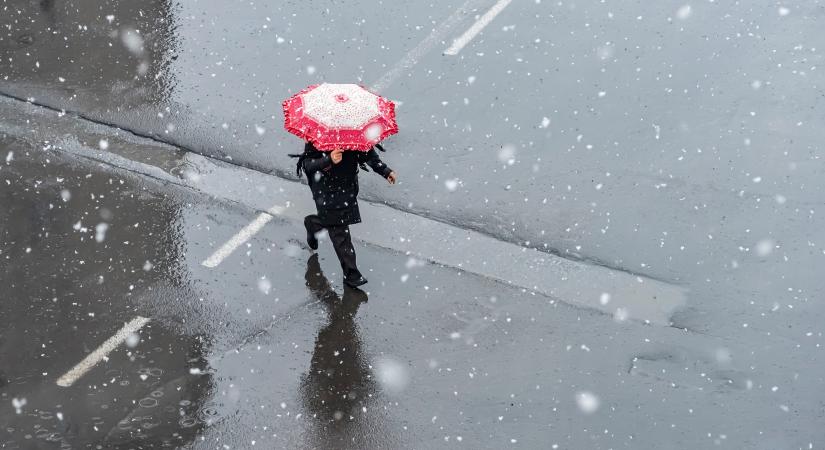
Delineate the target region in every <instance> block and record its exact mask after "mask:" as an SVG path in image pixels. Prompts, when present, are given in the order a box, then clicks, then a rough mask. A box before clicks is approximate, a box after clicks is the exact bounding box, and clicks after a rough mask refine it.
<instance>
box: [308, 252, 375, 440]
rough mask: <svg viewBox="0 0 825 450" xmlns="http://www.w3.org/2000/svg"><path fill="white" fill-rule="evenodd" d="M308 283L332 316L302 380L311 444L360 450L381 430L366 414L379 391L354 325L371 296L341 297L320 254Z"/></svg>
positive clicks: (355, 292) (351, 292) (348, 293)
mask: <svg viewBox="0 0 825 450" xmlns="http://www.w3.org/2000/svg"><path fill="white" fill-rule="evenodd" d="M306 283H307V287H308V288H309V290H310V291H311V292H312V294H313V295H314V296H315V297H317V298H318V299H319V300H321V302H322V303H323V304H324V305H325V306H326V308H327V312H328V314H329V323H327V324H326V325H325V326H324V327H323V328H321V330H319V331H318V337H317V339H316V340H315V349H314V350H313V353H312V362H311V364H310V369H309V372H308V373H307V374H306V375H305V376H304V377H303V379H302V380H301V401H302V402H303V407H304V409H305V410H306V414H307V416H308V417H310V419H309V420H310V425H309V430H308V433H307V436H306V442H307V443H308V445H309V446H310V447H311V448H318V449H341V448H349V447H351V446H352V447H354V448H359V447H360V446H361V445H363V444H362V443H361V442H362V441H363V437H364V436H365V435H367V434H370V433H376V432H378V431H379V430H376V429H375V427H374V424H373V423H370V420H369V418H370V417H371V416H369V415H366V414H362V413H361V411H365V410H366V408H369V407H371V405H370V403H371V402H372V399H373V396H374V394H375V391H376V384H375V380H374V379H373V377H372V371H371V369H370V365H369V362H368V361H367V359H366V357H365V355H364V350H363V343H362V341H361V337H360V335H359V330H358V325H357V324H356V322H355V314H356V313H357V312H358V307H359V306H361V304H362V303H365V302H366V301H367V300H368V298H367V294H366V293H365V292H364V291H362V290H360V289H351V288H349V287H347V288H345V290H344V295H343V297H340V296H339V295H338V294H337V293H336V292H335V291H334V290H333V288H332V285H331V284H330V282H329V280H327V279H326V277H325V276H324V274H323V272H322V271H321V265H320V264H319V262H318V254H317V253H316V254H313V255H312V256H311V257H310V258H309V260H308V261H307V272H306Z"/></svg>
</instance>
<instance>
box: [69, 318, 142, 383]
mask: <svg viewBox="0 0 825 450" xmlns="http://www.w3.org/2000/svg"><path fill="white" fill-rule="evenodd" d="M146 322H149V319H147V318H146V317H140V316H138V317H135V318H134V319H132V321H131V322H129V323H127V324H126V325H123V328H121V329H120V330H118V332H117V333H115V335H114V336H112V337H110V338H109V339H107V340H106V342H104V343H103V344H102V345H101V346H100V347H98V348H97V349H95V351H93V352H92V353H89V354H88V355H87V356H86V357H85V358H83V361H80V363H79V364H78V365H76V366H74V367H73V368H72V370H70V371H68V372H66V374H65V375H63V376H62V377H60V378H58V379H57V385H58V386H62V387H69V386H71V385H72V384H74V382H75V381H77V380H78V379H79V378H80V377H82V376H83V375H85V374H86V372H88V371H89V370H91V369H92V367H94V366H95V365H97V363H99V362H100V361H101V360H102V359H104V358H106V355H108V354H109V352H111V351H112V350H114V349H115V348H116V347H117V346H118V345H120V344H121V343H122V342H123V341H125V340H126V338H127V337H129V335H130V334H132V333H135V332H137V331H138V330H140V329H141V327H143V326H144V325H146Z"/></svg>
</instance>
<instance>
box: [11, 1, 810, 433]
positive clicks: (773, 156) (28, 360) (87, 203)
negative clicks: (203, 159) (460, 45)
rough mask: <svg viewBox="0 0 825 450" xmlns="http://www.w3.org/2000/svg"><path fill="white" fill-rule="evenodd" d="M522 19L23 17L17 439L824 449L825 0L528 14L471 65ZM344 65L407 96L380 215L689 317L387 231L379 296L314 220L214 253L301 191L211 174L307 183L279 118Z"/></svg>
mask: <svg viewBox="0 0 825 450" xmlns="http://www.w3.org/2000/svg"><path fill="white" fill-rule="evenodd" d="M493 3H495V2H493V1H478V0H468V1H466V2H465V3H460V2H452V1H450V2H446V3H444V2H441V3H431V4H427V5H418V4H414V3H406V4H393V5H391V6H390V5H383V6H381V7H376V5H375V4H373V3H371V2H347V3H346V4H338V3H336V4H332V3H322V2H314V1H312V2H288V3H282V4H277V5H275V4H273V5H257V4H249V3H238V4H235V3H227V2H217V1H202V2H197V3H189V2H173V1H165V0H164V1H151V2H142V3H141V4H140V5H136V4H132V3H129V2H120V1H113V2H107V3H105V4H100V3H99V2H91V1H85V0H84V1H74V2H71V3H65V2H59V1H41V2H28V1H18V0H6V2H4V3H0V10H2V14H0V93H1V94H2V95H3V96H4V97H12V98H18V99H24V100H28V101H30V102H32V103H35V104H38V105H44V106H46V107H48V108H51V109H52V110H49V109H45V108H41V109H43V111H44V112H43V114H49V115H51V116H52V117H54V118H56V120H57V119H59V121H60V122H61V125H59V126H54V125H53V124H50V125H49V128H48V130H44V129H42V128H39V127H38V124H42V123H43V122H38V120H37V119H36V118H35V119H31V116H30V115H29V113H27V112H24V111H23V110H24V109H25V108H24V106H23V104H22V102H18V103H20V111H21V116H20V117H14V118H12V117H11V116H6V117H5V118H0V206H1V208H0V264H2V272H0V273H3V279H2V280H3V282H4V285H5V286H6V287H7V289H6V296H5V297H4V301H3V305H2V306H0V308H2V309H0V312H2V314H1V315H0V330H2V331H0V448H23V449H27V448H160V447H164V446H166V447H171V448H175V447H187V448H210V449H211V448H217V449H220V448H227V447H228V448H253V447H263V448H444V447H454V446H466V447H468V448H503V447H510V446H512V447H524V448H553V445H558V448H657V449H659V448H709V447H713V446H720V447H727V448H765V449H768V448H821V447H822V446H823V445H824V444H823V442H825V441H823V436H822V433H821V430H820V427H819V425H818V424H819V423H820V422H821V421H822V419H823V415H824V414H825V397H823V395H822V394H820V393H821V392H825V389H823V388H824V387H825V386H823V384H825V380H823V377H822V375H821V373H822V368H823V359H822V356H821V355H822V353H821V352H822V346H821V341H822V327H821V322H822V321H821V320H820V319H821V317H822V314H823V306H822V295H823V293H824V292H825V285H823V283H822V281H821V276H820V275H819V273H820V272H821V270H819V267H820V266H821V264H822V262H823V261H825V250H823V249H824V248H825V247H823V246H825V231H823V230H825V222H823V219H822V214H821V211H820V209H821V207H822V204H823V198H825V196H824V195H825V194H824V193H823V187H822V183H821V182H820V181H819V180H820V179H821V178H822V176H823V172H825V167H823V164H822V145H821V141H822V140H821V131H820V128H821V127H819V126H818V124H819V122H821V120H822V119H823V111H824V109H823V108H825V106H823V104H822V98H823V97H822V92H821V91H822V81H823V80H822V77H821V76H820V75H819V72H820V71H821V68H819V67H818V66H820V65H821V63H822V60H823V56H822V50H823V49H825V42H823V37H822V34H821V33H819V32H818V29H819V28H818V27H819V25H818V23H819V22H821V20H822V8H821V5H818V4H817V3H816V2H814V3H811V4H806V5H794V6H777V5H775V4H768V3H764V4H761V5H751V4H748V5H742V4H726V3H725V4H723V3H719V2H710V3H702V4H690V5H687V4H683V3H673V2H666V3H657V4H656V5H642V4H638V5H637V4H633V5H631V4H621V5H618V4H617V5H613V4H608V3H600V4H592V5H591V4H587V3H581V2H512V3H511V4H509V6H507V7H506V8H505V9H503V10H502V11H501V13H500V15H498V17H496V18H495V20H494V21H493V22H492V23H491V24H490V25H489V26H488V27H487V28H486V29H485V30H484V32H482V33H481V34H480V35H478V36H477V37H475V39H474V40H473V41H472V42H470V43H469V44H468V45H467V46H466V47H465V48H464V49H463V50H462V51H461V52H460V53H459V54H458V55H454V56H451V55H445V54H444V53H443V52H444V50H445V49H446V48H447V47H448V46H449V45H450V43H451V42H452V40H453V39H455V38H456V37H457V36H459V35H460V34H461V33H463V32H464V31H465V30H467V28H468V27H470V26H471V25H472V23H473V22H474V21H475V20H476V19H477V18H478V17H479V16H480V15H481V14H483V13H484V12H485V11H487V10H488V9H489V8H490V7H492V6H493ZM341 80H347V81H349V80H356V81H360V82H363V83H364V84H367V85H375V86H376V87H377V88H379V89H380V90H381V92H382V93H384V94H385V95H388V96H389V97H391V98H393V99H396V100H398V101H399V103H400V106H399V110H398V111H399V117H400V123H401V127H402V132H401V133H400V134H399V135H398V136H395V137H393V138H391V140H390V141H389V142H388V143H387V146H388V147H389V148H390V152H388V153H387V155H386V157H385V159H386V161H387V162H388V163H389V164H390V165H391V166H392V167H393V168H395V169H396V170H397V171H398V172H399V174H400V175H401V181H402V182H401V184H400V185H398V186H395V187H394V188H393V189H388V188H386V187H385V186H384V185H383V184H379V183H380V182H381V180H379V179H377V178H374V177H373V178H370V177H362V178H363V182H364V189H363V190H364V194H365V195H364V197H365V198H366V199H370V200H373V201H375V202H378V203H385V204H388V205H390V206H392V207H393V208H396V209H400V210H404V211H409V212H413V213H415V214H416V215H418V216H421V217H422V219H421V220H429V219H435V220H437V221H439V222H446V223H448V224H452V225H455V226H456V227H458V228H460V229H471V230H477V231H481V232H483V233H484V234H486V235H487V236H488V237H494V238H497V239H500V240H503V241H506V242H510V243H515V244H518V245H521V246H524V247H528V248H538V249H539V250H541V251H542V252H547V254H548V255H562V256H564V257H567V258H571V259H573V260H577V261H584V262H587V263H593V264H596V265H599V266H603V267H606V268H607V269H609V270H614V271H615V272H616V273H621V274H623V275H628V274H629V275H630V276H635V275H639V277H640V278H642V277H644V279H655V280H658V281H660V282H663V283H669V284H673V285H676V286H678V287H679V288H681V289H684V291H685V292H687V299H686V302H685V304H684V305H681V307H680V308H679V310H678V311H676V312H672V311H670V310H667V314H666V315H665V316H664V317H665V319H664V322H665V324H666V325H668V324H669V325H670V326H660V325H661V324H659V325H648V324H645V323H644V322H643V321H639V320H633V319H639V317H635V318H634V317H631V318H630V319H631V320H624V317H622V314H621V311H620V310H621V308H618V309H616V314H605V311H607V310H611V309H614V306H615V303H614V304H611V303H609V302H610V296H609V294H611V292H605V294H608V297H604V300H605V301H604V302H602V299H601V298H600V299H599V300H598V301H599V303H601V306H599V305H598V304H597V305H596V307H595V308H582V307H581V306H582V305H586V304H587V303H588V302H593V303H596V302H597V300H596V299H595V298H590V299H589V300H580V299H575V298H572V299H571V298H569V293H570V292H575V290H567V291H565V295H560V296H559V297H555V296H553V295H548V294H547V293H548V292H551V293H552V291H551V290H549V289H543V288H542V287H541V286H537V285H536V284H530V283H521V284H519V283H507V282H501V280H504V281H511V280H510V277H507V276H499V275H497V273H498V272H500V271H501V270H502V269H497V268H493V269H490V270H489V271H487V272H485V271H483V270H476V269H474V268H472V267H470V266H472V264H466V266H467V267H465V264H451V263H449V262H447V263H445V261H444V260H443V259H441V260H438V259H436V261H438V262H439V264H433V263H431V262H425V261H423V260H419V259H417V257H414V255H416V254H417V253H418V252H415V251H413V250H414V249H415V248H416V247H419V248H421V247H437V246H438V244H437V242H438V239H439V238H435V237H434V238H433V239H431V240H429V241H427V242H420V244H419V243H418V242H413V243H412V244H409V243H407V244H405V245H408V246H411V247H412V250H409V248H410V247H405V249H401V247H400V246H386V245H376V244H370V243H369V236H368V235H369V234H370V230H369V226H370V222H369V220H367V222H366V223H365V224H363V225H359V226H358V227H356V230H355V233H356V237H358V235H359V233H360V234H361V235H362V236H363V239H362V240H361V241H360V242H359V244H358V245H359V261H360V264H361V265H363V266H364V267H365V268H370V272H369V273H368V274H367V277H368V278H370V280H371V283H370V284H368V285H367V287H368V289H366V292H359V291H350V290H344V289H343V288H342V286H341V283H340V274H339V273H338V272H337V267H336V263H335V259H334V255H333V254H332V252H331V251H330V249H329V248H327V247H328V245H323V244H322V248H321V251H320V259H319V260H313V259H311V257H310V253H309V252H308V250H307V249H306V248H305V247H304V244H303V243H302V242H301V236H302V228H301V225H300V222H298V221H296V220H295V219H294V217H292V216H283V217H277V216H276V217H274V218H273V219H272V220H271V221H270V222H268V223H267V224H266V226H265V227H263V228H262V229H261V230H260V231H259V232H257V233H255V234H254V236H252V237H251V238H250V239H249V241H247V242H245V243H244V244H243V245H242V246H241V247H240V248H238V249H237V250H235V251H234V252H233V253H232V254H231V255H229V256H228V257H227V258H226V259H225V260H223V261H222V262H220V264H219V265H217V266H216V267H206V266H204V265H203V264H202V262H203V261H204V260H206V259H207V258H208V257H209V256H210V255H211V254H213V252H214V251H215V250H216V248H218V247H220V246H221V245H222V244H223V243H224V242H226V241H227V239H229V238H230V237H231V236H233V235H234V234H235V233H237V232H238V230H241V229H243V228H244V227H245V226H247V225H248V224H249V223H250V222H252V221H254V220H255V219H256V217H259V214H260V213H261V211H262V210H266V208H267V207H269V206H270V205H269V204H268V203H267V204H266V205H265V206H263V203H266V201H265V200H257V199H251V197H252V195H247V196H246V197H249V198H245V197H244V196H243V195H241V194H237V195H235V194H233V196H231V198H230V197H227V196H223V195H222V194H221V189H222V186H221V185H220V183H219V182H217V181H215V180H208V176H206V175H204V174H203V173H201V172H199V170H200V169H202V167H199V166H197V165H193V163H192V160H191V158H189V157H188V156H187V155H191V154H192V153H193V152H194V153H199V154H203V155H206V156H209V157H212V158H215V159H217V160H222V161H224V162H227V163H231V164H236V165H240V166H244V167H246V168H251V169H254V170H256V171H258V172H261V171H262V172H265V173H270V172H271V173H273V174H274V175H278V176H281V177H284V178H287V179H294V176H293V173H294V172H293V170H294V161H292V160H290V159H289V158H287V157H286V153H288V152H291V151H293V150H294V149H295V148H296V145H297V143H296V142H295V141H294V139H293V138H292V137H291V136H289V135H287V134H286V133H284V132H282V131H281V130H280V120H281V119H280V117H281V116H280V101H281V100H282V99H283V98H286V97H287V96H288V95H290V94H291V93H293V92H294V91H295V90H297V89H299V88H300V87H303V86H305V85H307V84H310V83H313V82H319V81H341ZM7 103H8V102H6V103H4V105H6V104H7ZM12 103H13V102H12ZM5 107H6V106H4V108H5ZM26 108H30V106H26ZM4 111H5V110H4ZM77 116H80V117H82V118H86V119H88V120H89V121H92V122H97V123H99V124H103V126H102V128H100V129H96V130H95V131H94V132H90V131H89V130H88V129H87V127H85V126H82V125H79V123H80V122H83V119H78V117H77ZM27 121H28V122H27ZM108 125H112V126H116V127H120V128H122V129H125V130H131V131H132V132H134V133H136V134H138V135H141V136H146V137H150V138H151V140H146V141H145V142H142V143H141V142H138V141H140V140H139V139H137V138H135V137H134V136H131V135H130V134H129V133H127V132H124V131H122V130H117V129H116V128H114V127H111V126H108ZM41 127H42V125H41ZM101 130H102V131H101ZM101 140H103V141H105V144H99V141H101ZM159 141H162V142H167V143H171V144H174V145H176V146H177V148H168V147H164V150H163V151H157V148H159V147H162V146H161V145H160V144H159V143H158V142H159ZM78 143H80V144H83V145H85V146H87V147H88V146H91V147H97V149H98V150H99V152H100V153H101V154H112V155H115V156H118V157H122V158H126V159H128V160H129V161H139V162H140V163H141V164H146V165H149V166H152V167H155V168H157V171H156V172H152V171H143V172H140V171H135V170H134V168H133V167H132V166H130V165H125V164H120V161H121V160H119V159H112V158H108V157H107V158H102V157H101V158H97V157H93V156H92V155H90V154H89V153H88V152H87V153H82V152H77V151H75V150H76V149H75V147H77V146H78V145H80V144H78ZM234 170H236V171H237V179H239V180H243V179H252V178H253V177H252V175H249V172H248V169H243V168H237V169H234ZM170 174H171V176H172V177H173V178H174V177H180V178H181V179H185V180H186V181H187V182H186V183H177V182H173V181H170V179H171V178H169V177H168V175H170ZM255 176H260V173H256V174H255ZM199 178H204V179H205V180H206V181H203V183H202V184H203V185H202V186H200V187H198V186H197V183H198V182H199V181H198V179H199ZM193 186H194V187H193ZM226 190H231V189H230V188H226ZM250 192H252V193H255V192H257V195H258V196H259V197H261V198H266V197H267V196H269V195H272V196H273V197H277V193H275V192H272V191H266V190H265V189H263V185H257V184H256V185H254V186H252V188H251V189H250ZM290 192H291V191H290ZM307 195H308V193H307ZM280 200H281V198H280V197H279V201H280ZM287 200H288V201H291V202H292V203H295V204H301V202H302V201H304V200H306V199H298V198H288V199H287ZM253 203H254V204H253ZM273 203H274V202H273ZM365 240H366V242H365ZM327 244H328V243H327ZM407 251H410V253H409V254H407V253H406V252H407ZM422 253H424V252H423V251H422ZM471 257H472V259H473V260H474V262H475V263H476V265H477V266H487V265H488V263H489V265H490V266H494V265H495V264H498V265H501V264H502V261H500V259H501V253H496V252H495V251H493V250H489V251H487V252H486V253H485V251H483V250H482V251H480V252H479V253H477V254H473V255H472V256H471ZM465 263H466V261H465ZM523 270H524V271H528V272H529V271H530V270H536V268H535V267H533V266H525V267H523ZM527 279H528V280H529V277H528V278H527ZM497 280H499V281H497ZM580 283H581V284H582V285H586V284H588V282H587V280H586V279H585V280H583V281H581V282H580ZM600 283H602V281H594V282H593V284H594V287H591V290H592V289H596V291H598V290H599V289H601V286H602V284H600ZM586 291H587V289H586V288H585V287H584V286H583V287H582V288H581V292H586ZM587 292H589V291H587ZM588 295H589V296H590V297H593V296H592V295H590V294H588ZM602 307H603V308H602ZM135 317H146V318H148V319H149V322H148V323H147V324H146V325H145V326H144V327H142V328H141V329H140V331H139V332H138V333H137V335H133V336H130V337H128V338H127V339H126V342H124V343H122V344H120V345H118V346H117V348H116V349H115V350H114V351H112V352H111V353H109V354H108V359H107V360H105V361H103V362H101V363H100V364H98V365H96V366H95V367H94V368H92V369H91V370H90V371H89V372H88V373H86V374H84V375H83V376H81V377H80V378H79V379H78V380H77V381H76V382H75V383H73V384H72V385H71V386H69V387H61V386H58V385H57V383H56V380H57V379H58V378H59V377H60V376H62V375H64V374H65V373H66V372H67V371H69V370H70V369H71V368H72V367H74V366H75V365H76V364H79V363H80V361H81V360H82V359H83V358H84V357H85V356H86V355H89V354H92V353H93V351H94V350H95V349H96V348H97V347H98V346H100V345H101V344H102V343H103V342H104V341H106V340H107V339H108V338H110V337H111V336H113V335H115V334H116V333H117V332H118V330H119V329H121V327H123V325H124V323H127V322H129V321H131V320H133V319H134V318H135Z"/></svg>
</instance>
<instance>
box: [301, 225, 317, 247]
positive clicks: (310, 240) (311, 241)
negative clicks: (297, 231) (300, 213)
mask: <svg viewBox="0 0 825 450" xmlns="http://www.w3.org/2000/svg"><path fill="white" fill-rule="evenodd" d="M304 228H306V230H307V245H309V248H311V249H313V250H318V238H316V237H315V233H313V232H312V230H310V229H309V222H308V221H307V220H306V219H304Z"/></svg>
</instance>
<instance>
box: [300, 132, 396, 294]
mask: <svg viewBox="0 0 825 450" xmlns="http://www.w3.org/2000/svg"><path fill="white" fill-rule="evenodd" d="M376 147H378V148H379V149H381V146H379V145H376ZM366 166H369V167H371V168H372V170H373V171H374V172H375V173H377V174H379V175H381V176H383V177H384V178H386V179H387V181H389V183H390V184H395V181H396V175H395V172H394V171H393V170H392V169H390V168H389V167H387V165H386V164H384V163H383V162H382V161H381V158H379V157H378V153H377V152H376V151H375V148H372V149H370V150H369V151H367V152H361V151H342V150H334V151H331V152H321V151H318V150H317V149H316V148H315V147H314V146H313V145H312V144H310V143H307V144H306V146H305V147H304V153H303V154H301V155H300V158H299V160H298V175H300V174H301V171H302V170H303V171H304V172H305V173H306V174H307V179H308V181H309V188H310V189H311V190H312V197H313V199H314V200H315V207H316V208H317V210H318V214H317V215H316V214H312V215H309V216H307V217H306V218H305V219H304V226H305V227H306V230H307V244H309V247H310V248H311V249H313V250H316V249H318V239H317V238H316V236H315V235H316V233H318V232H320V231H321V230H322V229H324V228H326V230H327V231H328V232H329V238H330V240H331V241H332V246H333V247H334V248H335V253H336V254H337V255H338V260H339V261H340V262H341V269H343V271H344V283H345V284H347V285H348V286H351V287H358V286H361V285H363V284H364V283H366V282H367V279H366V278H364V276H363V275H362V274H361V272H360V271H359V270H358V266H357V265H356V262H355V248H354V247H353V246H352V236H350V231H349V226H350V225H352V224H356V223H360V222H361V213H360V211H359V209H358V168H359V167H361V168H362V169H364V170H367V167H366Z"/></svg>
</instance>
